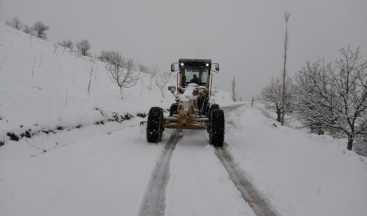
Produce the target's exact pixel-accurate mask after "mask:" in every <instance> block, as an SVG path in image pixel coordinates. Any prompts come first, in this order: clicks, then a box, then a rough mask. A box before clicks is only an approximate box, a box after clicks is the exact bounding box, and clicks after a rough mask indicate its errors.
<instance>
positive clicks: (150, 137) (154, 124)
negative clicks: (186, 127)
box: [147, 107, 164, 143]
mask: <svg viewBox="0 0 367 216" xmlns="http://www.w3.org/2000/svg"><path fill="white" fill-rule="evenodd" d="M163 130H164V120H163V109H162V108H160V107H152V108H150V110H149V114H148V123H147V141H148V142H150V143H158V142H161V141H162V134H163Z"/></svg>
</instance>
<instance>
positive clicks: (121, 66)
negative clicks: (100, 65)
mask: <svg viewBox="0 0 367 216" xmlns="http://www.w3.org/2000/svg"><path fill="white" fill-rule="evenodd" d="M99 58H100V59H101V60H102V61H104V62H105V67H106V69H107V70H108V72H109V73H110V75H111V78H112V81H113V82H114V83H115V84H116V85H117V86H118V87H119V89H120V95H121V97H122V95H123V89H124V88H130V87H132V86H134V85H135V84H136V83H137V81H138V79H139V73H137V72H135V71H134V60H133V59H125V58H123V57H122V56H121V54H120V53H119V52H115V51H103V52H102V55H101V56H100V57H99Z"/></svg>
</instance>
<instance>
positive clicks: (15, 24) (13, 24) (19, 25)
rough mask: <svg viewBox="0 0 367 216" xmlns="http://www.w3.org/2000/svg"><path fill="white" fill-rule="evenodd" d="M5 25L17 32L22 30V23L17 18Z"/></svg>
mask: <svg viewBox="0 0 367 216" xmlns="http://www.w3.org/2000/svg"><path fill="white" fill-rule="evenodd" d="M6 24H7V25H8V26H11V27H13V28H15V29H17V30H21V29H22V28H23V23H22V22H21V21H20V19H19V18H18V17H13V18H12V19H10V20H8V21H7V22H6Z"/></svg>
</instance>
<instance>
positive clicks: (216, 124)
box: [209, 109, 225, 147]
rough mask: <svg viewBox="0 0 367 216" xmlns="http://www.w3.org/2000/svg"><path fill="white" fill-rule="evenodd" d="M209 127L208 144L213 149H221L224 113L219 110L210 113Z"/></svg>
mask: <svg viewBox="0 0 367 216" xmlns="http://www.w3.org/2000/svg"><path fill="white" fill-rule="evenodd" d="M210 119H211V122H210V124H211V127H210V130H209V142H210V144H211V145H213V146H215V147H223V143H224V128H225V125H224V112H223V110H220V109H214V110H212V111H211V118H210Z"/></svg>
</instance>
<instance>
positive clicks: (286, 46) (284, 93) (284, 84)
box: [281, 11, 290, 126]
mask: <svg viewBox="0 0 367 216" xmlns="http://www.w3.org/2000/svg"><path fill="white" fill-rule="evenodd" d="M289 17H290V14H289V13H288V12H287V11H286V12H285V13H284V21H285V32H284V50H283V52H284V53H283V74H282V83H283V84H282V86H283V88H282V117H281V124H282V126H283V125H284V115H285V107H284V106H285V104H286V89H285V88H286V83H285V82H286V80H287V57H288V53H287V52H288V21H289Z"/></svg>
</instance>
